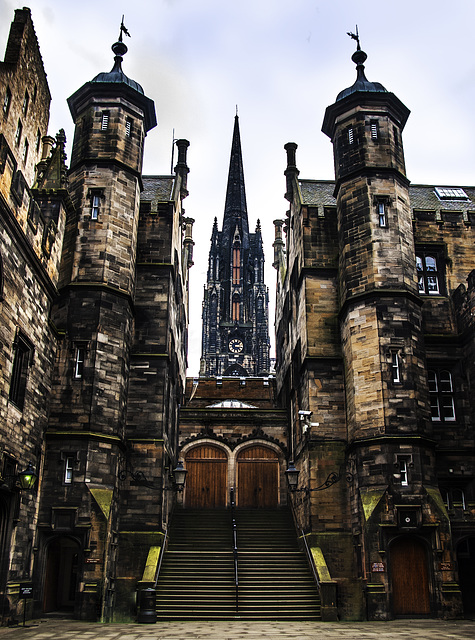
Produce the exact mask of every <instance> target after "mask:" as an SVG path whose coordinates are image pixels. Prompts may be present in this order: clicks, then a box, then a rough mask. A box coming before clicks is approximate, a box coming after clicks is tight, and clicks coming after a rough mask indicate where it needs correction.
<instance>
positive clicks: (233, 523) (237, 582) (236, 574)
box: [231, 487, 239, 613]
mask: <svg viewBox="0 0 475 640" xmlns="http://www.w3.org/2000/svg"><path fill="white" fill-rule="evenodd" d="M235 507H236V505H235V502H234V487H231V518H232V525H233V560H234V584H235V588H236V605H235V606H236V613H238V612H239V575H238V546H237V525H236V515H235Z"/></svg>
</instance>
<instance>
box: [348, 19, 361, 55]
mask: <svg viewBox="0 0 475 640" xmlns="http://www.w3.org/2000/svg"><path fill="white" fill-rule="evenodd" d="M347 34H348V35H349V36H350V38H352V39H353V40H356V50H357V51H360V50H361V47H360V36H359V33H358V25H356V33H352V32H351V31H347Z"/></svg>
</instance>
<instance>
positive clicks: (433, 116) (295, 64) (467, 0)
mask: <svg viewBox="0 0 475 640" xmlns="http://www.w3.org/2000/svg"><path fill="white" fill-rule="evenodd" d="M25 3H26V4H28V6H29V7H30V8H31V11H32V17H33V22H34V25H35V29H36V32H37V35H38V39H39V42H40V48H41V52H42V55H43V60H44V64H45V69H46V73H47V75H48V81H49V84H50V89H51V93H52V96H53V103H52V110H51V120H50V131H49V133H50V134H51V135H54V134H55V133H56V132H57V131H58V130H59V129H60V128H64V129H65V131H66V135H67V137H68V140H69V141H71V140H72V135H73V125H72V121H71V116H70V115H69V111H68V108H67V104H66V99H67V98H68V96H70V95H71V94H72V93H73V92H74V91H76V89H78V88H79V87H80V86H82V84H84V83H85V82H87V81H89V80H91V79H92V78H93V77H94V76H95V75H97V74H98V73H99V72H101V71H110V69H111V68H112V64H113V54H112V52H111V49H110V47H111V45H112V44H113V42H115V41H116V40H117V37H118V34H119V25H120V21H121V17H122V14H125V24H126V26H127V28H128V30H129V31H130V33H131V36H132V37H131V38H126V44H127V46H128V47H129V52H128V54H127V55H126V56H125V59H124V64H123V69H124V72H125V73H126V74H127V75H128V76H129V77H131V78H133V79H134V80H136V81H137V82H139V83H140V84H141V85H142V86H143V87H144V90H145V93H146V95H147V96H149V97H150V98H152V99H153V100H154V101H155V107H156V111H157V119H158V126H157V127H156V128H155V129H153V130H152V131H150V132H149V134H148V136H147V140H146V144H145V162H144V173H146V174H166V173H169V172H170V161H171V143H172V137H173V130H174V131H175V137H176V138H187V139H188V140H189V141H190V143H191V146H190V149H189V154H188V164H189V167H190V175H189V182H188V188H189V191H190V195H189V197H188V198H187V199H186V200H185V203H184V205H185V209H186V215H188V216H191V217H192V218H194V219H195V221H196V222H195V230H194V236H195V242H196V245H195V253H194V257H195V265H194V267H193V268H192V270H191V309H190V311H191V323H190V354H189V360H190V368H189V371H188V373H189V375H195V374H197V373H198V370H199V357H200V345H201V302H202V294H203V284H204V282H205V279H206V267H207V259H208V251H209V240H210V236H211V229H212V223H213V219H214V217H215V216H217V218H218V221H219V225H220V228H221V222H222V216H223V210H224V198H225V190H226V181H227V172H228V166H229V154H230V148H231V137H232V129H233V121H234V115H235V112H236V105H238V109H239V117H240V128H241V142H242V149H243V159H244V172H245V181H246V192H247V204H248V212H249V224H250V228H251V230H252V231H253V230H254V228H255V224H256V220H257V218H260V220H261V223H262V233H263V237H264V243H265V255H266V265H267V271H266V283H267V286H268V287H269V290H270V294H271V300H272V302H271V307H270V332H271V335H272V334H273V318H274V295H273V293H274V290H275V272H274V270H273V269H272V266H271V264H272V259H273V255H272V242H273V238H274V227H273V224H272V221H273V220H274V219H276V218H283V217H284V216H285V212H286V210H287V203H286V201H285V200H284V198H283V194H284V191H285V179H284V176H283V172H284V170H285V152H284V149H283V146H284V144H285V143H286V142H289V141H292V142H296V143H297V144H298V150H297V166H298V168H299V169H300V176H301V177H303V178H314V179H332V178H333V160H332V149H331V143H330V141H329V140H328V139H327V137H326V136H324V135H323V133H321V125H322V121H323V115H324V111H325V108H326V107H327V106H328V105H329V104H332V103H333V102H334V101H335V98H336V95H337V94H338V92H339V91H340V90H342V89H344V88H345V87H348V86H350V85H351V84H353V82H354V80H355V77H356V74H355V65H354V64H353V62H352V61H351V55H352V53H353V51H354V49H355V43H354V41H353V40H351V39H350V38H349V37H348V36H347V35H346V32H347V31H354V30H355V25H356V24H358V28H359V33H360V37H361V46H362V49H363V50H364V51H366V53H367V54H368V59H367V61H366V76H367V78H368V79H369V80H371V81H378V82H381V83H382V84H383V85H384V86H385V87H386V89H388V90H389V91H392V92H394V93H395V94H396V95H397V96H398V97H399V98H400V99H401V100H402V102H404V104H406V106H407V107H408V108H409V109H410V110H411V116H410V118H409V121H408V123H407V125H406V129H405V132H404V135H403V139H404V146H405V155H406V168H407V174H408V177H409V179H410V180H411V181H412V182H413V183H430V184H439V185H449V186H453V185H460V186H464V185H465V186H468V185H473V184H475V145H474V128H475V125H474V122H475V118H474V110H475V56H474V44H473V42H474V29H475V2H474V0H452V2H450V3H448V2H442V1H441V0H398V1H397V2H381V1H378V2H376V1H374V0H358V1H356V0H320V1H319V0H234V1H229V0H154V1H146V0H135V1H134V2H131V1H130V0H128V1H125V0H75V1H74V2H70V1H69V0H30V2H27V0H25ZM21 6H22V4H20V3H18V4H17V3H15V2H11V1H10V0H0V50H1V51H2V53H1V56H0V57H1V59H3V52H4V50H5V45H6V40H7V36H8V31H9V28H10V23H11V21H12V19H13V13H14V9H15V8H19V7H21ZM272 355H273V354H272Z"/></svg>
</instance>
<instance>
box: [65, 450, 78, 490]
mask: <svg viewBox="0 0 475 640" xmlns="http://www.w3.org/2000/svg"><path fill="white" fill-rule="evenodd" d="M75 462H76V458H75V456H66V458H65V460H64V484H72V482H73V471H74V464H75Z"/></svg>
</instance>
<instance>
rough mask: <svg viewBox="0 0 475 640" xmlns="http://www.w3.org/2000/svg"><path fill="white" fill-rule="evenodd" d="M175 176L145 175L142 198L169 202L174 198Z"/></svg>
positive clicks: (146, 200)
mask: <svg viewBox="0 0 475 640" xmlns="http://www.w3.org/2000/svg"><path fill="white" fill-rule="evenodd" d="M174 180H175V176H143V191H142V194H141V196H140V200H142V201H145V202H169V201H170V200H171V199H172V192H173V183H174Z"/></svg>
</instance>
